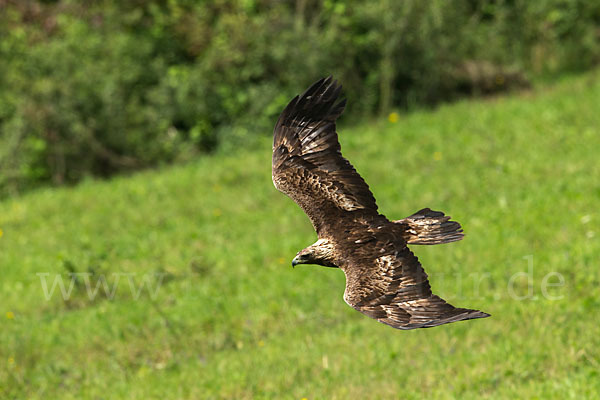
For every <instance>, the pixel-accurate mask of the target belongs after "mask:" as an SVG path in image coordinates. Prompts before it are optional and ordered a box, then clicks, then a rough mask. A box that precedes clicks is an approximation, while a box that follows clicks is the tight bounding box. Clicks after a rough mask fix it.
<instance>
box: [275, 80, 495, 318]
mask: <svg viewBox="0 0 600 400" xmlns="http://www.w3.org/2000/svg"><path fill="white" fill-rule="evenodd" d="M340 91H341V86H339V85H338V84H337V82H335V81H333V80H332V79H331V78H327V79H321V80H320V81H318V82H316V83H315V84H313V85H312V86H311V87H310V88H309V89H308V90H307V91H306V92H304V93H303V94H302V95H300V96H296V97H295V98H294V99H293V100H292V101H291V102H290V103H289V104H288V105H287V107H286V108H285V109H284V110H283V112H282V113H281V115H280V117H279V120H278V121H277V124H276V125H275V131H274V139H273V183H274V184H275V187H276V188H277V189H279V190H280V191H282V192H283V193H285V194H287V195H288V196H289V197H291V198H292V199H293V200H294V201H295V202H296V203H297V204H298V205H299V206H300V207H301V208H302V209H303V210H304V212H305V213H306V214H307V215H308V217H309V218H310V220H311V222H312V224H313V226H314V228H315V230H316V232H317V235H318V238H319V239H318V240H317V242H316V243H314V244H313V245H311V246H309V247H307V248H306V249H304V250H302V251H300V252H299V253H298V254H297V256H296V258H294V261H293V265H295V264H319V265H323V266H327V267H334V268H335V267H337V268H340V269H341V270H342V271H344V274H345V275H346V291H345V293H344V300H345V301H346V303H348V304H349V305H350V306H352V307H353V308H355V309H356V310H358V311H360V312H362V313H364V314H366V315H368V316H369V317H371V318H375V319H377V320H378V321H380V322H383V323H385V324H388V325H390V326H392V327H394V328H399V329H414V328H426V327H431V326H437V325H441V324H445V323H448V322H454V321H460V320H464V319H472V318H482V317H487V316H489V315H488V314H486V313H483V312H481V311H477V310H469V309H464V308H455V307H453V306H452V305H450V304H448V303H446V302H445V301H444V300H442V299H441V298H439V297H438V296H436V295H434V294H432V292H431V289H430V286H429V281H428V280H427V274H426V273H425V271H424V270H423V268H422V267H421V264H420V263H419V261H418V260H417V258H416V257H415V255H414V254H413V253H412V252H411V251H410V250H409V248H408V246H407V245H408V244H437V243H447V242H453V241H457V240H460V239H462V237H463V233H462V229H461V227H460V225H459V224H458V223H457V222H454V221H450V217H447V216H445V215H444V214H443V213H441V212H436V211H432V210H430V209H427V208H426V209H423V210H421V211H418V212H417V213H415V214H413V215H411V216H410V217H407V218H405V219H403V220H399V221H390V220H388V219H387V218H386V217H385V216H383V215H381V214H379V212H378V211H377V204H376V202H375V198H374V197H373V194H372V193H371V191H370V190H369V187H368V185H367V184H366V183H365V181H364V180H363V179H362V178H361V177H360V175H359V174H358V173H357V172H356V171H355V169H354V168H353V167H352V165H351V164H350V163H349V162H348V161H347V160H346V159H345V158H343V157H342V154H341V149H340V144H339V142H338V138H337V133H336V130H335V121H336V119H337V117H339V115H340V114H341V113H342V112H343V110H344V106H345V100H343V101H340V102H337V99H338V96H339V94H340ZM336 102H337V103H336Z"/></svg>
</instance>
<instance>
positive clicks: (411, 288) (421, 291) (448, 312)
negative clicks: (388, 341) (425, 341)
mask: <svg viewBox="0 0 600 400" xmlns="http://www.w3.org/2000/svg"><path fill="white" fill-rule="evenodd" d="M344 273H345V274H346V291H345V292H344V301H346V303H348V305H350V306H351V307H353V308H354V309H356V310H358V311H360V312H361V313H363V314H365V315H367V316H369V317H371V318H374V319H376V320H378V321H379V322H382V323H384V324H387V325H390V326H391V327H393V328H397V329H415V328H429V327H433V326H438V325H442V324H447V323H449V322H456V321H462V320H466V319H473V318H485V317H489V314H487V313H484V312H482V311H478V310H470V309H466V308H456V307H454V306H453V305H451V304H448V303H447V302H445V301H444V300H443V299H442V298H440V297H438V296H436V295H435V294H433V293H432V292H431V287H430V286H429V280H428V279H427V274H426V273H425V271H424V270H423V268H422V267H421V263H420V262H419V260H418V259H417V257H416V256H415V255H414V254H413V253H412V252H411V251H410V250H409V249H408V247H406V246H400V248H399V249H398V250H396V251H394V252H392V253H391V254H390V253H388V254H386V255H375V256H373V257H370V258H369V257H368V256H365V257H358V258H357V259H354V260H352V261H351V262H350V263H349V265H348V266H347V267H346V268H344Z"/></svg>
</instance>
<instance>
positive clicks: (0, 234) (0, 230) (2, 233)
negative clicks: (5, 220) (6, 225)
mask: <svg viewBox="0 0 600 400" xmlns="http://www.w3.org/2000/svg"><path fill="white" fill-rule="evenodd" d="M2 235H4V232H2V229H0V237H2Z"/></svg>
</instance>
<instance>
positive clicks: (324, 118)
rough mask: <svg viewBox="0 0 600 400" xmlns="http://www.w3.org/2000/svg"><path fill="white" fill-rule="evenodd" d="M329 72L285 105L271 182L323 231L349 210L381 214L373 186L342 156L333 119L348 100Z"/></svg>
mask: <svg viewBox="0 0 600 400" xmlns="http://www.w3.org/2000/svg"><path fill="white" fill-rule="evenodd" d="M341 89H342V87H341V85H338V83H337V82H336V81H334V80H333V79H332V78H331V77H329V78H326V79H321V80H319V81H318V82H316V83H314V84H313V85H312V86H311V87H310V88H308V89H307V90H306V91H305V92H304V93H303V94H301V95H299V96H296V97H295V98H294V99H293V100H292V101H291V102H290V103H289V104H288V105H287V107H286V108H285V109H284V110H283V112H282V113H281V115H280V117H279V120H278V121H277V124H276V125H275V130H274V134H273V183H274V184H275V187H276V188H277V189H279V190H280V191H282V192H283V193H285V194H287V195H288V196H289V197H291V198H292V199H293V200H294V201H295V202H296V203H297V204H298V205H299V206H300V207H301V208H302V209H303V210H304V212H305V213H306V214H307V215H308V217H309V218H310V220H311V222H312V224H313V226H314V227H315V230H316V231H317V233H318V234H319V235H321V234H322V233H325V231H327V229H328V228H330V225H331V224H330V222H331V221H335V220H339V219H340V218H342V217H343V216H344V215H345V213H348V212H351V211H356V210H363V211H364V212H366V213H368V214H371V215H378V213H377V204H376V203H375V198H374V197H373V194H372V193H371V191H370V190H369V186H367V184H366V183H365V181H364V180H363V179H362V178H361V176H360V175H359V174H358V173H357V172H356V170H355V169H354V167H353V166H352V165H351V164H350V163H349V162H348V160H346V159H345V158H344V157H342V153H341V150H340V144H339V142H338V137H337V133H336V128H335V121H336V119H337V118H338V117H339V116H340V114H341V113H342V112H343V111H344V107H345V104H346V101H345V100H342V101H338V97H339V95H340V92H341Z"/></svg>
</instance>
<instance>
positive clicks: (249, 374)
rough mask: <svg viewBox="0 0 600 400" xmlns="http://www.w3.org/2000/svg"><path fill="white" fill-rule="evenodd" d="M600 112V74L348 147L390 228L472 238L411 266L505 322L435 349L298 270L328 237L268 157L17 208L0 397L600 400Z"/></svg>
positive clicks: (210, 159)
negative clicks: (436, 228)
mask: <svg viewBox="0 0 600 400" xmlns="http://www.w3.org/2000/svg"><path fill="white" fill-rule="evenodd" d="M598 104H600V76H599V75H598V73H594V74H588V75H585V76H582V77H579V78H577V79H567V80H564V81H562V80H561V83H560V84H558V85H557V86H555V87H552V88H546V89H544V90H540V91H539V92H538V93H535V94H531V93H527V94H521V95H519V96H512V97H503V98H498V99H494V100H489V101H477V102H476V101H461V102H459V103H457V104H453V105H446V106H442V107H440V108H439V109H438V110H437V111H436V112H428V111H418V112H413V113H410V114H409V115H400V116H399V119H398V122H396V123H391V122H388V120H387V119H374V120H371V121H369V122H366V123H363V124H358V125H357V126H356V127H354V128H352V129H349V128H344V129H343V130H342V131H341V134H340V140H341V143H342V147H343V151H344V154H345V155H346V156H347V157H349V159H350V160H352V162H353V164H354V165H355V166H356V167H357V168H358V170H359V171H360V172H361V174H362V175H363V176H364V178H365V179H366V180H367V182H368V183H369V184H370V186H371V188H372V189H373V192H374V193H375V196H376V197H377V200H378V203H379V205H380V208H381V211H382V212H383V213H385V214H387V215H388V216H390V217H392V218H401V217H404V216H406V215H408V214H410V213H412V212H414V211H416V210H418V209H420V208H421V207H424V206H429V207H432V208H434V209H439V210H444V211H446V212H447V213H449V214H450V215H452V216H453V217H454V218H455V219H456V220H458V221H460V222H461V223H462V224H463V226H464V228H465V230H466V237H465V239H464V240H462V241H461V242H458V243H453V244H449V245H440V246H430V247H427V246H425V247H418V246H413V249H414V250H415V251H416V253H417V255H418V256H419V258H420V260H421V262H422V263H423V265H424V266H425V268H426V269H427V272H428V273H429V274H430V277H431V283H432V285H433V289H434V291H435V292H436V293H438V294H440V295H441V296H443V297H444V298H446V299H448V300H449V301H452V302H453V303H454V304H456V305H457V306H465V307H473V308H478V309H482V310H484V311H487V312H489V313H491V314H492V317H491V318H486V319H483V320H476V321H467V322H459V323H455V324H449V325H445V326H442V327H437V328H432V329H425V330H423V329H421V330H416V331H397V330H394V329H392V328H390V327H387V326H385V325H382V324H380V323H377V322H376V321H373V320H371V319H369V318H367V317H366V316H364V315H362V314H360V313H358V312H356V311H354V310H353V309H351V308H350V307H348V306H347V305H346V304H345V303H344V301H343V300H342V294H343V291H344V276H343V273H342V272H341V271H339V270H334V269H331V268H321V267H315V266H299V267H296V268H295V269H293V270H292V268H291V267H290V261H291V259H292V257H293V256H294V255H295V253H296V251H298V250H299V249H301V248H303V247H304V246H306V245H308V244H310V243H312V242H313V240H314V239H315V234H314V231H313V229H312V227H311V225H310V223H309V221H308V219H307V218H306V216H305V215H304V214H303V213H302V211H301V210H300V208H299V207H297V206H296V205H294V204H293V202H292V201H291V200H289V199H287V198H286V197H285V196H284V195H282V194H281V193H279V192H277V191H276V190H275V189H274V188H273V186H272V183H271V178H270V158H271V152H270V138H268V137H263V138H261V139H259V142H260V146H259V147H258V148H259V149H260V151H249V150H246V149H241V150H240V151H238V152H237V153H236V154H233V155H231V154H227V153H226V152H217V154H214V155H210V156H206V157H203V158H202V159H200V160H198V161H197V162H193V163H188V164H187V165H185V166H177V167H171V168H165V169H164V170H162V171H159V172H156V171H154V172H151V171H149V172H144V173H140V174H136V175H135V176H133V177H128V178H123V177H121V178H115V179H112V180H110V181H103V182H102V181H87V182H85V183H83V184H81V185H79V186H78V187H76V188H61V189H42V190H38V191H36V192H35V193H29V194H27V195H25V196H22V197H21V198H19V199H17V198H13V199H8V200H4V201H2V202H0V228H1V229H2V234H1V237H0V271H1V274H2V278H1V280H0V398H2V399H24V398H26V399H32V400H34V399H58V398H60V399H101V398H110V399H128V400H131V399H144V400H145V399H297V400H300V399H302V398H307V399H309V400H313V399H349V398H364V399H398V398H402V399H423V398H426V399H467V400H468V399H515V398H518V399H536V398H537V399H560V400H563V399H597V398H600V370H599V367H600V328H599V325H598V310H599V309H600V298H599V296H598V287H599V286H600V274H599V273H598V255H599V254H600V241H598V235H599V234H600V225H599V223H598V221H599V220H600V211H599V210H600V164H599V163H598V154H597V149H598V148H600V135H598V127H599V126H600V114H599V113H598ZM528 260H531V262H532V264H531V266H530V265H529V261H528ZM40 273H41V274H46V275H41V276H40V275H38V274H40ZM519 273H521V274H519ZM557 273H558V274H560V276H562V278H563V281H562V282H563V284H562V285H561V284H560V283H561V281H560V279H559V277H558V275H556V274H557ZM72 274H79V275H72ZM82 274H87V275H82ZM115 274H121V275H120V276H121V278H120V280H118V281H117V275H115ZM71 276H73V277H75V278H77V279H76V280H75V282H74V285H73V289H72V292H71V294H70V295H69V296H68V297H67V299H66V300H65V299H63V297H62V295H61V290H60V288H59V287H55V290H54V292H53V294H52V295H50V296H49V299H48V300H47V299H46V296H45V294H44V290H43V286H42V279H45V280H46V282H47V283H48V289H51V286H52V283H53V282H54V281H55V279H57V278H62V279H63V280H64V283H65V286H66V288H67V289H68V287H69V285H70V282H71ZM85 277H87V282H88V286H86V280H85V279H86V278H85ZM103 277H104V278H105V279H106V283H107V284H108V286H109V288H108V293H109V294H110V293H111V292H112V290H113V289H114V290H115V292H114V293H115V294H114V296H110V295H107V294H106V292H105V290H104V289H103V287H102V284H103V282H104V281H103V280H102V278H103ZM128 277H131V279H132V281H133V287H134V289H135V290H134V292H132V291H131V287H130V285H129V282H128ZM511 277H514V278H513V281H512V282H513V283H514V287H513V289H514V291H513V292H511V290H510V287H511V286H510V282H511ZM144 279H146V280H144ZM544 282H546V284H548V283H550V284H553V285H557V286H548V285H546V286H547V287H546V292H544V291H543V290H544V289H543V288H544V286H543V285H544ZM98 284H100V286H98V289H97V292H96V294H95V295H93V293H94V289H95V288H96V285H98ZM142 284H144V286H143V288H142ZM148 284H150V291H149V290H148ZM115 288H116V289H115ZM138 291H141V295H140V296H139V297H138V295H137V293H138ZM90 293H91V294H90Z"/></svg>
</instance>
